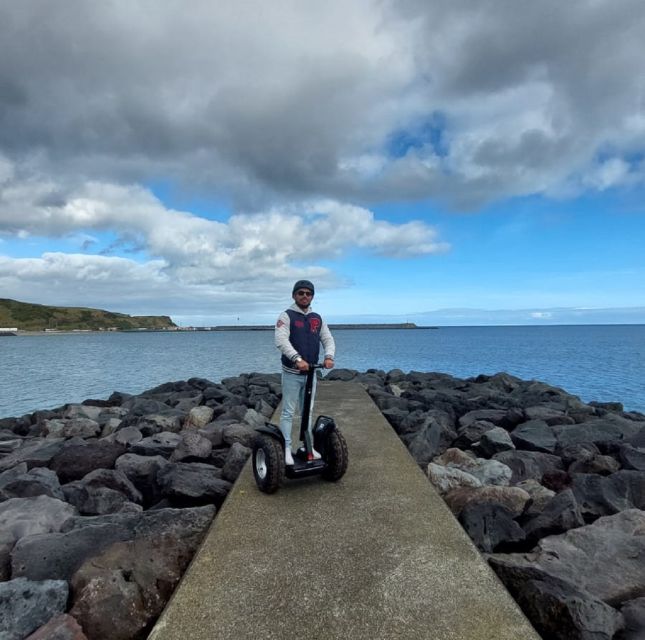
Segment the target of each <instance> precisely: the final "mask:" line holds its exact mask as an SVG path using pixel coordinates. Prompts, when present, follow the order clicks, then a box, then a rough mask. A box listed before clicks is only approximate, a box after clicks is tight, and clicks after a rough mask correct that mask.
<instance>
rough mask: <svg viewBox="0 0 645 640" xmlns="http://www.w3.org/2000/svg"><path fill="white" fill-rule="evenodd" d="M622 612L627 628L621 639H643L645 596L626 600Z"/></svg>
mask: <svg viewBox="0 0 645 640" xmlns="http://www.w3.org/2000/svg"><path fill="white" fill-rule="evenodd" d="M620 612H621V613H622V614H623V619H624V620H625V628H624V629H623V631H622V633H621V634H620V640H643V638H645V597H641V598H636V599H634V600H629V601H628V602H626V603H625V604H624V605H623V606H622V608H621V610H620Z"/></svg>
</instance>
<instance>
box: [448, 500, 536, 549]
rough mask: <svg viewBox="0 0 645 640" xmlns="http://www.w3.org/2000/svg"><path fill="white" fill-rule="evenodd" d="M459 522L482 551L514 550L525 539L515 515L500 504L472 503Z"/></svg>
mask: <svg viewBox="0 0 645 640" xmlns="http://www.w3.org/2000/svg"><path fill="white" fill-rule="evenodd" d="M459 522H460V523H461V526H462V527H463V528H464V530H465V531H466V533H467V534H468V535H469V536H470V539H471V540H472V541H473V542H474V543H475V545H476V546H477V548H478V549H479V550H480V551H484V552H487V553H490V552H492V551H503V550H507V549H512V548H513V547H514V546H516V545H517V544H518V543H520V542H522V541H523V540H524V538H525V533H524V531H523V530H522V527H520V525H519V524H517V522H515V520H513V514H512V513H511V512H510V511H509V510H508V509H506V508H505V507H503V506H501V505H499V504H494V503H493V504H479V503H475V502H470V503H469V504H467V505H466V506H465V507H464V508H463V509H462V511H461V513H460V514H459Z"/></svg>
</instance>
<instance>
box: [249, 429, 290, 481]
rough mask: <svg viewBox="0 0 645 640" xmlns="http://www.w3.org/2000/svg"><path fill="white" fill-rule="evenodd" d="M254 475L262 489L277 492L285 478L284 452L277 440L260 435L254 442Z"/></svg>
mask: <svg viewBox="0 0 645 640" xmlns="http://www.w3.org/2000/svg"><path fill="white" fill-rule="evenodd" d="M253 475H254V476H255V482H256V484H257V485H258V489H260V491H264V493H275V492H276V491H277V490H278V489H279V488H280V486H281V485H282V480H283V479H284V453H283V451H282V447H281V446H280V444H279V443H278V441H277V440H274V439H273V438H271V437H269V436H258V437H257V438H256V440H255V443H254V444H253Z"/></svg>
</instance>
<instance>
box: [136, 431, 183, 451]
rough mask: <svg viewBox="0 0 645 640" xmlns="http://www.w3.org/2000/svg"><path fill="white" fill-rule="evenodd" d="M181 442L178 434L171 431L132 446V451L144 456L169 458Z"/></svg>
mask: <svg viewBox="0 0 645 640" xmlns="http://www.w3.org/2000/svg"><path fill="white" fill-rule="evenodd" d="M180 442H181V436H180V435H179V434H178V433H172V432H169V431H165V432H161V433H157V434H156V435H153V436H149V437H147V438H144V439H143V440H140V441H139V442H136V443H135V444H133V445H131V447H130V451H131V452H132V453H138V454H140V455H143V456H165V457H168V456H170V455H171V454H172V452H173V451H174V450H175V447H177V446H178V445H179V443H180Z"/></svg>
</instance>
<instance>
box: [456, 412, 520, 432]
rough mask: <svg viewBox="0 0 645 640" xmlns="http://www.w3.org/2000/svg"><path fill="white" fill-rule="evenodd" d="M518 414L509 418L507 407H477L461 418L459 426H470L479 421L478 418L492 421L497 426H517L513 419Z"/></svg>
mask: <svg viewBox="0 0 645 640" xmlns="http://www.w3.org/2000/svg"><path fill="white" fill-rule="evenodd" d="M515 419H516V416H515V415H514V417H513V418H512V419H510V420H509V417H508V410H507V409H476V410H474V411H469V412H468V413H466V414H464V415H463V416H461V418H459V427H462V428H463V427H468V426H469V425H471V424H473V423H474V422H477V421H478V420H485V421H486V422H492V423H493V424H494V425H495V426H497V427H504V428H507V429H508V428H512V427H514V426H515V424H513V420H515Z"/></svg>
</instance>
